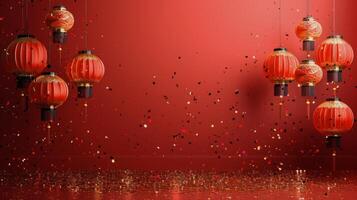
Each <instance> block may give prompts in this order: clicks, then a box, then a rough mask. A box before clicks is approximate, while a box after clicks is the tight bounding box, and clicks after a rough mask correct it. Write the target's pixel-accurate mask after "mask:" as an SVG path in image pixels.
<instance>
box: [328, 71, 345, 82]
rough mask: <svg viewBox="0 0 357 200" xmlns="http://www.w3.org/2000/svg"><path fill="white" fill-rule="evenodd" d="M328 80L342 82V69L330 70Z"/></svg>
mask: <svg viewBox="0 0 357 200" xmlns="http://www.w3.org/2000/svg"><path fill="white" fill-rule="evenodd" d="M327 82H335V83H338V82H342V70H328V71H327Z"/></svg>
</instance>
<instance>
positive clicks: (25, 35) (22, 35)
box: [17, 33, 35, 38]
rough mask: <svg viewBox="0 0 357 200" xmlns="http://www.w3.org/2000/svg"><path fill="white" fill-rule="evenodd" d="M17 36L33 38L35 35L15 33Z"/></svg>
mask: <svg viewBox="0 0 357 200" xmlns="http://www.w3.org/2000/svg"><path fill="white" fill-rule="evenodd" d="M17 38H35V36H34V35H31V34H26V33H23V34H19V35H17Z"/></svg>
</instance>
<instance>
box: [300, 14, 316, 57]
mask: <svg viewBox="0 0 357 200" xmlns="http://www.w3.org/2000/svg"><path fill="white" fill-rule="evenodd" d="M295 33H296V36H297V37H298V38H300V39H301V40H302V41H303V50H304V51H313V50H314V49H315V40H316V38H318V37H320V36H321V34H322V26H321V24H320V23H319V22H318V21H316V20H315V19H314V18H313V17H312V16H308V17H305V18H303V20H302V21H301V22H300V23H299V24H298V25H297V26H296V29H295Z"/></svg>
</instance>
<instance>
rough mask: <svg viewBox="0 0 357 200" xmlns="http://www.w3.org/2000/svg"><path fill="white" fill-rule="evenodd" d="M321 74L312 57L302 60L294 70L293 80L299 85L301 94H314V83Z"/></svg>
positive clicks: (318, 79) (319, 79)
mask: <svg viewBox="0 0 357 200" xmlns="http://www.w3.org/2000/svg"><path fill="white" fill-rule="evenodd" d="M322 76H323V73H322V69H321V68H320V66H318V65H317V64H316V63H315V62H314V61H313V60H312V59H307V60H303V61H302V63H301V64H300V65H299V67H298V68H297V69H296V71H295V80H296V82H298V84H300V85H301V94H302V96H315V85H316V84H317V83H319V82H320V81H321V79H322Z"/></svg>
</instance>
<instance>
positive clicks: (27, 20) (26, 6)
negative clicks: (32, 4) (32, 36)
mask: <svg viewBox="0 0 357 200" xmlns="http://www.w3.org/2000/svg"><path fill="white" fill-rule="evenodd" d="M27 1H28V0H25V32H26V34H29V16H28V15H29V11H28V2H27Z"/></svg>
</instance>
